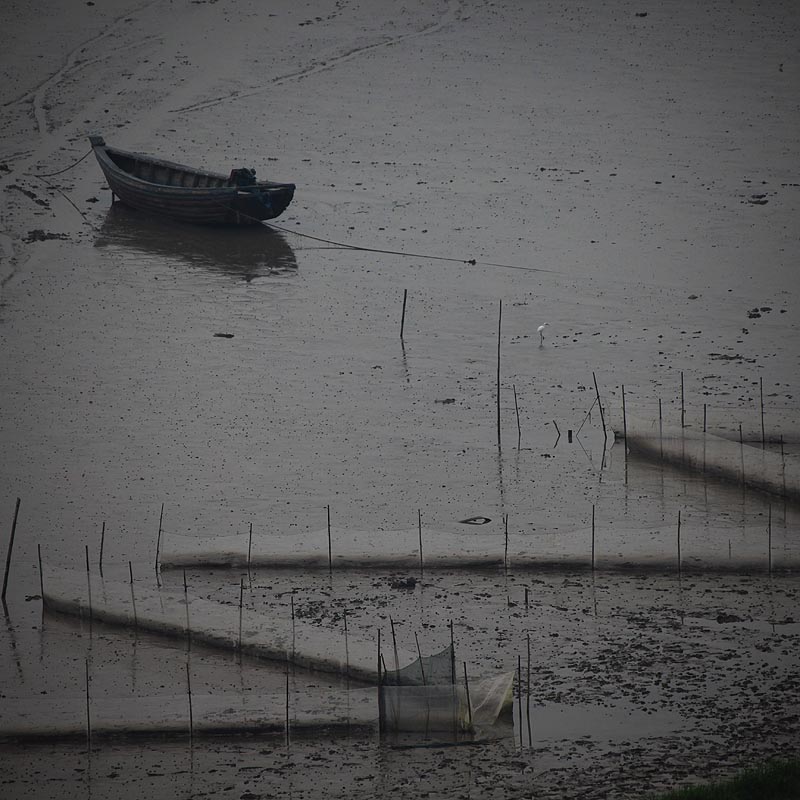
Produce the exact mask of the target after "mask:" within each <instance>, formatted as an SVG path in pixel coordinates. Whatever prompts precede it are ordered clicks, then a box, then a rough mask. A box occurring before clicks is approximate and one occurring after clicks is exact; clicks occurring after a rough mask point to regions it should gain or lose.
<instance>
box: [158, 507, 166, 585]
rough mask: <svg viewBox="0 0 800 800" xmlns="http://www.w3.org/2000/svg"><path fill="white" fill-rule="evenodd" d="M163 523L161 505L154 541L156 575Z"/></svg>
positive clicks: (162, 508)
mask: <svg viewBox="0 0 800 800" xmlns="http://www.w3.org/2000/svg"><path fill="white" fill-rule="evenodd" d="M163 522H164V504H163V503H162V504H161V515H160V516H159V518H158V538H157V539H156V575H158V571H159V556H160V555H161V531H162V527H161V526H162V523H163Z"/></svg>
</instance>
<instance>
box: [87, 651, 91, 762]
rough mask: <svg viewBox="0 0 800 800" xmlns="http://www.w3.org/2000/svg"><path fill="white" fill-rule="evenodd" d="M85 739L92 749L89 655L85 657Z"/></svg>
mask: <svg viewBox="0 0 800 800" xmlns="http://www.w3.org/2000/svg"><path fill="white" fill-rule="evenodd" d="M86 741H87V743H88V748H89V750H90V751H91V749H92V715H91V711H90V708H89V657H88V656H87V657H86Z"/></svg>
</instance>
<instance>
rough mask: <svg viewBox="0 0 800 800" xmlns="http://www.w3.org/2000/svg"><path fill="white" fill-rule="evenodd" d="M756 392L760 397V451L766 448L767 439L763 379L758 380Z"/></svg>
mask: <svg viewBox="0 0 800 800" xmlns="http://www.w3.org/2000/svg"><path fill="white" fill-rule="evenodd" d="M758 392H759V394H760V395H761V449H762V450H763V449H764V448H765V447H766V446H767V439H766V436H765V435H764V379H763V378H762V377H760V376H759V378H758Z"/></svg>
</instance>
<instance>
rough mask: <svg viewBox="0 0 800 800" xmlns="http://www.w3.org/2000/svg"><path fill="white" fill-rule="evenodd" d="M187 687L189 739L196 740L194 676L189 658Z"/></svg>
mask: <svg viewBox="0 0 800 800" xmlns="http://www.w3.org/2000/svg"><path fill="white" fill-rule="evenodd" d="M186 689H187V691H188V693H189V741H194V710H193V709H192V676H191V673H190V671H189V660H188V659H187V660H186Z"/></svg>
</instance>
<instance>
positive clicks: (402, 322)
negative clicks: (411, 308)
mask: <svg viewBox="0 0 800 800" xmlns="http://www.w3.org/2000/svg"><path fill="white" fill-rule="evenodd" d="M407 300H408V289H403V314H402V316H401V317H400V341H401V342H402V341H403V331H404V329H405V327H406V301H407Z"/></svg>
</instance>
